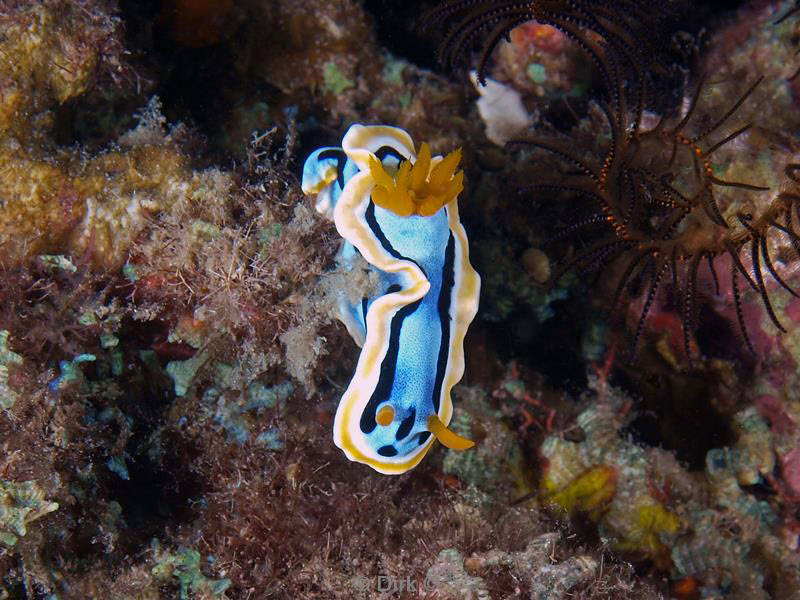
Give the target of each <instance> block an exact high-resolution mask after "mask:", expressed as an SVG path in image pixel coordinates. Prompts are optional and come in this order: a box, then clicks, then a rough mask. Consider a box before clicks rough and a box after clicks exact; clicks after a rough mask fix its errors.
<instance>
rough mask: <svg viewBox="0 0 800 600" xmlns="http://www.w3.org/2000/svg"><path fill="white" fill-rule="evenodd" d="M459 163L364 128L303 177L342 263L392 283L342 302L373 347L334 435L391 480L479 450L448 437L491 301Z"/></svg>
mask: <svg viewBox="0 0 800 600" xmlns="http://www.w3.org/2000/svg"><path fill="white" fill-rule="evenodd" d="M459 160H460V150H456V151H455V152H452V153H450V154H449V155H447V156H446V157H444V158H442V157H440V156H431V153H430V148H429V147H428V145H427V144H423V145H422V146H421V148H420V151H419V154H417V153H416V151H415V148H414V144H413V142H412V140H411V137H410V136H409V135H408V133H406V132H405V131H403V130H402V129H398V128H396V127H388V126H362V125H353V126H351V127H350V129H349V130H348V131H347V133H346V134H345V136H344V138H343V140H342V147H341V148H321V149H319V150H316V151H315V152H314V153H312V154H311V156H309V157H308V159H307V160H306V163H305V166H304V168H303V191H304V192H305V193H307V194H316V195H317V210H318V211H319V212H321V213H323V214H325V215H326V216H328V217H329V218H332V219H333V221H334V223H335V224H336V229H337V231H338V232H339V234H340V235H341V236H342V238H344V240H345V241H344V243H343V244H344V245H343V248H342V251H341V253H340V257H339V258H340V261H343V260H344V261H346V260H348V258H353V257H355V256H356V255H357V254H360V255H361V256H362V257H363V258H364V259H365V260H366V261H367V263H369V265H370V269H372V270H374V271H375V272H376V273H377V274H378V277H379V280H380V285H379V286H378V291H377V292H376V293H375V294H374V295H371V296H370V297H365V298H362V299H361V302H360V303H355V304H354V303H352V302H343V303H340V311H341V315H340V318H341V319H342V321H344V322H345V324H346V325H347V328H348V331H350V333H351V335H352V336H353V338H354V339H355V340H356V342H357V343H359V344H360V345H361V346H362V348H363V349H362V351H361V355H360V356H359V359H358V364H357V366H356V371H355V374H354V375H353V378H352V380H351V382H350V384H349V385H348V387H347V390H345V392H344V394H343V395H342V399H341V401H340V402H339V407H338V409H337V411H336V418H335V420H334V426H333V427H334V442H335V443H336V445H337V446H339V447H340V448H341V449H342V450H343V451H344V453H345V455H346V456H347V457H348V458H349V459H350V460H353V461H357V462H361V463H364V464H367V465H369V466H371V467H372V468H373V469H375V470H377V471H379V472H381V473H388V474H399V473H404V472H405V471H408V470H409V469H411V468H413V467H414V466H416V465H417V464H418V463H419V462H420V461H421V460H422V458H423V457H424V456H425V454H426V453H427V451H428V450H429V449H430V448H431V446H432V445H433V442H434V440H436V439H438V440H439V441H440V442H441V443H442V444H444V445H445V446H447V447H449V448H453V449H457V450H465V449H467V448H469V447H471V446H472V445H473V443H472V442H471V441H470V440H467V439H465V438H463V437H461V436H459V435H457V434H456V433H454V432H453V431H451V430H449V429H448V428H447V424H448V423H449V422H450V418H451V417H452V413H453V404H452V400H451V398H450V391H451V389H452V388H453V386H454V385H455V384H456V383H457V382H458V381H459V380H460V379H461V377H462V375H463V373H464V336H465V334H466V331H467V327H468V326H469V324H470V322H471V321H472V319H473V318H474V317H475V314H476V312H477V310H478V295H479V292H480V277H479V276H478V274H477V273H476V272H475V270H474V269H473V268H472V265H471V264H470V262H469V246H468V243H467V236H466V232H465V231H464V227H463V226H462V225H461V222H460V220H459V217H458V204H457V200H458V194H459V193H460V192H461V190H462V189H463V172H460V171H459V172H456V169H457V167H458V163H459Z"/></svg>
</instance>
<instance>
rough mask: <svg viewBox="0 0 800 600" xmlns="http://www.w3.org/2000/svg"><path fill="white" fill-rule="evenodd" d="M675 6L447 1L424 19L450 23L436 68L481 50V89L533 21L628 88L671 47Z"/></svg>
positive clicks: (575, 0)
mask: <svg viewBox="0 0 800 600" xmlns="http://www.w3.org/2000/svg"><path fill="white" fill-rule="evenodd" d="M679 4H680V2H677V1H675V0H672V1H647V0H618V1H617V2H613V3H612V2H606V1H602V0H533V1H531V2H514V1H513V0H445V1H444V2H442V3H441V4H440V5H439V6H438V7H436V8H434V9H432V10H431V11H429V12H428V13H427V14H426V15H425V19H424V26H425V27H431V26H437V25H441V24H445V23H452V25H451V27H450V29H449V32H448V33H447V34H446V36H445V37H444V39H443V41H442V43H441V45H440V46H439V52H438V58H439V62H440V63H442V64H444V65H446V66H449V67H451V68H453V67H456V66H457V65H458V64H459V62H461V59H462V58H463V57H464V56H465V55H466V54H468V53H469V51H470V50H472V49H473V48H474V47H479V57H478V60H477V68H478V78H479V80H480V82H481V83H485V78H484V71H485V67H486V63H487V61H488V59H489V56H490V55H491V53H492V50H494V48H495V47H496V46H497V44H498V43H499V42H500V41H501V40H502V39H503V38H505V39H508V36H509V33H510V32H511V30H512V29H513V28H514V27H516V26H517V25H521V24H522V23H525V22H526V21H532V20H535V21H538V22H539V23H541V24H544V25H550V26H552V27H555V28H556V29H558V30H559V31H561V32H563V33H564V34H565V35H566V36H567V37H568V38H570V39H571V40H572V41H573V42H574V43H575V44H577V45H578V47H580V48H581V49H582V50H583V51H584V52H585V53H586V54H587V55H588V56H589V57H590V58H591V60H592V62H593V63H594V64H595V66H596V67H597V69H598V70H599V71H600V73H601V74H602V76H603V78H604V79H609V78H611V77H612V75H614V74H615V73H618V72H620V71H624V72H625V73H626V78H627V80H628V85H629V86H641V85H643V84H644V81H645V79H646V77H645V74H649V73H652V72H653V69H650V67H651V66H653V65H654V64H655V63H658V62H659V61H660V60H661V58H662V57H663V55H664V50H665V48H667V47H669V33H668V32H670V28H669V27H667V26H666V23H667V22H668V21H671V20H674V18H675V17H676V16H677V15H678V14H679V12H680V11H679V9H678V6H679ZM611 91H614V90H611Z"/></svg>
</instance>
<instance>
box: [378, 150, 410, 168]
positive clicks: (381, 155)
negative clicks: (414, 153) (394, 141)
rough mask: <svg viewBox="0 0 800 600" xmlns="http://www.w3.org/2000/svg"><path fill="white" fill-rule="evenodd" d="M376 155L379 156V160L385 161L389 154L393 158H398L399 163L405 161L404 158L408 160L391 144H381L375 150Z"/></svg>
mask: <svg viewBox="0 0 800 600" xmlns="http://www.w3.org/2000/svg"><path fill="white" fill-rule="evenodd" d="M375 156H377V157H378V160H379V161H381V162H383V161H384V159H385V158H386V157H387V156H391V157H392V158H396V159H397V162H398V164H399V163H401V162H403V161H404V160H408V159H407V158H406V157H405V156H403V155H402V154H400V153H399V152H398V151H397V150H396V149H395V148H392V147H391V146H381V147H380V148H378V150H377V151H376V152H375Z"/></svg>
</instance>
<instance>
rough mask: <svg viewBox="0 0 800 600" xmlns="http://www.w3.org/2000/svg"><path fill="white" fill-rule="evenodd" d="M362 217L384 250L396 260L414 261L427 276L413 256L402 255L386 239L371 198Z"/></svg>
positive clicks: (426, 275)
mask: <svg viewBox="0 0 800 600" xmlns="http://www.w3.org/2000/svg"><path fill="white" fill-rule="evenodd" d="M364 219H365V220H366V221H367V225H368V226H369V228H370V231H372V234H373V235H374V236H375V237H376V238H377V239H378V242H379V243H380V245H381V246H382V247H383V249H384V250H386V252H388V253H389V254H391V255H392V256H394V257H395V258H396V259H397V260H407V261H408V262H412V263H414V264H415V265H417V267H419V270H420V271H422V274H423V275H425V278H427V277H428V274H427V273H426V272H425V269H423V268H422V266H421V265H420V264H419V263H418V262H417V261H415V260H414V259H413V258H408V257H407V256H403V255H402V254H400V253H399V252H398V251H397V250H395V249H394V246H392V243H391V242H390V241H389V240H388V238H387V237H386V234H384V233H383V230H382V229H381V226H380V225H379V224H378V219H377V218H376V217H375V203H374V202H373V201H372V200H370V201H369V206H367V210H366V212H365V213H364Z"/></svg>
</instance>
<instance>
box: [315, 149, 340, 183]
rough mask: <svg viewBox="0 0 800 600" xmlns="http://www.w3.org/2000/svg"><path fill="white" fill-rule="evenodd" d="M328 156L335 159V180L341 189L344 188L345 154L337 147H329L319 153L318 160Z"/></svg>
mask: <svg viewBox="0 0 800 600" xmlns="http://www.w3.org/2000/svg"><path fill="white" fill-rule="evenodd" d="M328 158H335V159H336V182H337V183H338V184H339V187H340V188H341V189H344V166H345V165H346V164H347V154H345V153H344V150H341V149H339V148H330V149H329V150H324V151H322V152H320V153H319V157H318V160H320V161H322V160H326V159H328Z"/></svg>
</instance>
